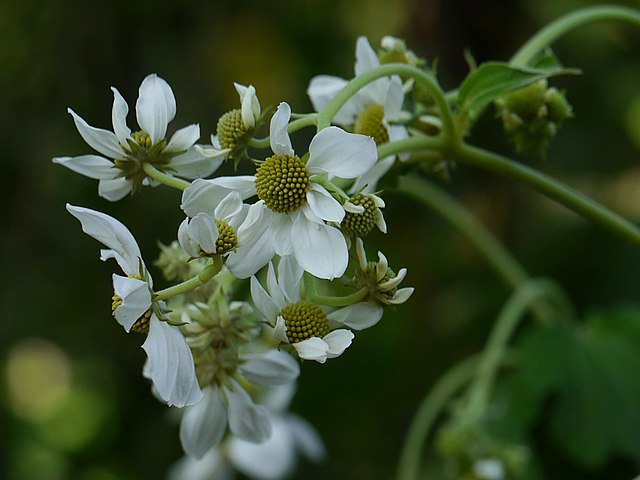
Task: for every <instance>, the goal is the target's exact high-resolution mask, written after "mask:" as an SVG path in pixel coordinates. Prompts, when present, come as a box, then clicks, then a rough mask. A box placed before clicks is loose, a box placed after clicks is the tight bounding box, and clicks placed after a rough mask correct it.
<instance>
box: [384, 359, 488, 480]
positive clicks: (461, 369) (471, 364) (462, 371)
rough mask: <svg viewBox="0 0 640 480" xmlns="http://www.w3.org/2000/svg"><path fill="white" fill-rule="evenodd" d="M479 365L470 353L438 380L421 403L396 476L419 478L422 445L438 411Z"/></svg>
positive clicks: (467, 380) (400, 478) (407, 437)
mask: <svg viewBox="0 0 640 480" xmlns="http://www.w3.org/2000/svg"><path fill="white" fill-rule="evenodd" d="M477 367H478V356H474V357H470V358H467V359H465V360H463V361H462V362H460V363H458V364H457V365H455V366H453V367H452V368H450V369H449V370H447V372H446V373H445V374H444V375H443V376H442V377H441V378H440V379H439V380H438V381H437V382H436V384H435V385H434V386H433V387H432V388H431V389H430V390H429V393H428V394H427V395H426V396H425V397H424V400H422V402H421V403H420V406H419V407H418V410H417V411H416V414H415V415H414V417H413V420H412V421H411V426H410V427H409V432H408V433H407V436H406V437H405V440H404V444H403V446H402V451H401V453H400V460H399V462H398V468H397V471H396V477H395V478H396V480H417V479H418V478H420V465H421V458H422V448H423V445H424V444H425V442H426V440H427V437H428V435H429V431H430V430H431V427H432V426H433V424H434V422H435V421H436V419H437V418H438V415H439V414H440V412H442V410H443V409H444V407H445V406H446V405H447V403H448V402H449V399H450V398H451V397H453V395H455V393H456V392H457V391H458V390H460V389H461V388H462V387H464V386H465V385H466V384H468V383H469V382H470V381H471V379H472V378H473V375H474V374H475V373H476V370H477Z"/></svg>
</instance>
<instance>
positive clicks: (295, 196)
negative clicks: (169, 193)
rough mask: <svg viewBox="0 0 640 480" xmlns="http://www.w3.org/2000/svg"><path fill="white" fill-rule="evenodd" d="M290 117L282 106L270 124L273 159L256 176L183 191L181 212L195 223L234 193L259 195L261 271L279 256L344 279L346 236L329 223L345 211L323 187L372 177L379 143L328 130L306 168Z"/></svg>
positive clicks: (216, 181) (314, 271)
mask: <svg viewBox="0 0 640 480" xmlns="http://www.w3.org/2000/svg"><path fill="white" fill-rule="evenodd" d="M290 116H291V109H290V107H289V105H287V104H286V103H281V104H280V106H279V107H278V110H277V111H276V113H275V115H274V116H273V118H272V119H271V129H270V132H271V133H270V140H271V148H272V150H273V152H274V155H273V156H272V157H269V158H268V159H267V160H265V161H264V162H263V163H262V164H261V165H260V167H258V171H257V172H256V175H255V176H244V177H240V176H238V177H227V178H225V177H221V178H217V179H214V180H196V181H195V182H193V184H192V185H191V186H190V187H188V188H187V189H186V190H185V191H184V194H183V197H182V208H183V210H184V211H185V212H186V213H187V215H189V216H190V217H194V216H195V215H197V214H198V213H199V212H202V211H205V210H206V209H210V208H211V205H217V204H218V203H219V202H220V199H221V198H222V197H224V196H225V195H226V194H227V193H228V192H229V191H232V190H236V191H238V192H239V193H240V195H241V197H242V198H244V199H246V198H249V197H251V196H253V195H256V194H257V195H258V197H259V198H260V199H261V200H263V201H264V205H263V207H265V208H263V209H264V212H263V214H262V219H261V221H260V223H261V224H262V225H265V229H266V231H265V233H264V235H262V237H261V239H260V241H259V245H257V246H256V248H257V249H258V250H259V251H260V252H261V253H262V254H261V256H260V258H261V260H264V263H263V264H262V265H264V264H266V262H267V261H268V260H269V259H270V258H272V257H273V255H274V254H278V255H280V256H287V255H294V256H295V258H296V260H297V261H298V263H299V264H300V265H301V266H302V267H303V268H304V269H305V270H306V271H308V272H309V273H311V274H313V275H315V276H316V277H319V278H325V279H333V278H336V277H340V276H341V275H342V274H343V273H344V271H345V270H346V268H347V263H348V251H347V244H346V241H345V239H344V237H343V235H342V233H341V232H340V231H339V230H338V229H337V228H335V227H333V226H331V225H328V224H327V223H325V222H333V223H339V222H340V221H342V219H343V218H344V215H345V211H344V209H343V207H342V205H341V204H340V202H338V201H337V200H335V199H334V198H333V196H332V195H331V193H329V191H328V190H327V189H326V188H325V187H324V186H323V185H322V184H321V183H322V182H323V181H327V179H328V178H333V177H339V178H347V179H349V178H356V177H358V176H359V175H362V174H363V173H365V172H367V171H368V170H369V169H370V168H371V167H372V166H373V164H374V163H375V161H376V158H377V152H376V147H375V143H374V142H373V140H372V139H371V138H369V137H366V136H364V135H356V134H351V133H347V132H345V131H344V130H341V129H340V128H337V127H329V128H326V129H324V130H322V131H321V132H319V133H318V134H316V135H315V137H314V138H313V139H312V141H311V144H310V146H309V159H308V161H307V162H306V164H305V163H304V162H303V161H302V160H301V159H300V158H299V157H298V156H296V155H295V152H294V151H293V148H292V147H291V140H290V138H289V133H288V131H287V125H288V123H289V118H290ZM253 273H255V272H253Z"/></svg>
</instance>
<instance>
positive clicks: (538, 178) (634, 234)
mask: <svg viewBox="0 0 640 480" xmlns="http://www.w3.org/2000/svg"><path fill="white" fill-rule="evenodd" d="M454 157H455V159H456V160H458V161H459V162H460V163H465V164H469V165H475V166H476V167H480V168H484V169H487V170H491V171H493V172H496V173H500V174H502V175H506V176H508V177H511V178H514V179H516V180H519V181H521V182H522V183H524V184H526V185H528V186H530V187H532V188H534V189H535V190H538V191H539V192H540V193H542V194H544V195H546V196H547V197H549V198H551V199H553V200H555V201H557V202H558V203H561V204H562V205H564V206H565V207H567V208H568V209H569V210H572V211H574V212H575V213H577V214H578V215H581V216H583V217H584V218H586V219H588V220H591V221H592V222H595V223H597V224H599V225H600V226H602V227H604V228H606V229H607V230H609V231H611V232H613V233H615V234H616V235H618V236H620V237H622V238H625V239H627V240H628V241H630V242H632V243H633V244H635V245H637V246H640V228H638V227H637V226H636V225H634V224H633V223H631V222H630V221H629V220H627V219H625V218H624V217H622V216H620V215H618V214H617V213H615V212H613V211H611V210H609V209H608V208H606V207H604V206H603V205H601V204H599V203H598V202H596V201H594V200H592V199H591V198H589V197H587V196H585V195H583V194H581V193H579V192H577V191H575V190H573V189H572V188H570V187H568V186H567V185H564V184H563V183H561V182H559V181H557V180H555V179H553V178H551V177H548V176H547V175H545V174H543V173H541V172H538V171H537V170H534V169H532V168H529V167H527V166H525V165H522V164H520V163H518V162H515V161H513V160H511V159H509V158H506V157H503V156H501V155H498V154H496V153H492V152H489V151H486V150H483V149H481V148H477V147H472V146H470V145H462V146H460V147H459V148H457V149H456V151H455V153H454Z"/></svg>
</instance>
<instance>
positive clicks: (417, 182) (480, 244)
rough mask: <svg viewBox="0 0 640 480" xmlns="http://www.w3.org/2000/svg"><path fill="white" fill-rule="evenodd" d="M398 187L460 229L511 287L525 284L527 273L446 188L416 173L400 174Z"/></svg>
mask: <svg viewBox="0 0 640 480" xmlns="http://www.w3.org/2000/svg"><path fill="white" fill-rule="evenodd" d="M399 189H400V191H401V192H403V193H406V194H408V195H410V196H412V197H413V198H415V199H417V200H419V201H420V202H422V203H424V204H425V205H427V206H428V207H429V208H431V209H432V210H434V211H435V212H437V213H438V214H440V215H441V216H442V217H443V218H445V219H446V220H447V221H448V222H449V223H450V224H451V225H453V226H454V227H455V228H457V229H458V230H460V231H461V232H462V233H463V234H464V235H465V236H466V237H467V238H468V239H469V240H470V241H471V242H473V244H474V245H475V247H476V248H477V249H478V250H479V251H480V252H482V254H483V255H484V256H485V257H486V258H487V260H489V262H490V263H491V265H492V266H493V267H494V268H495V269H496V270H497V272H498V273H499V274H500V276H501V277H502V278H503V279H504V280H505V282H506V283H507V284H508V285H509V286H511V287H513V288H518V287H519V286H521V285H522V284H524V283H526V281H527V279H528V275H527V272H526V271H525V270H524V268H522V266H521V265H520V264H519V263H518V261H517V260H516V259H515V258H514V257H513V255H511V254H510V253H509V251H508V250H507V249H506V248H504V246H502V244H501V243H500V242H499V241H498V240H497V239H496V238H495V237H494V236H493V235H492V234H491V232H489V230H487V229H486V228H485V227H484V225H482V224H481V223H480V222H479V221H478V220H477V219H476V218H475V217H474V216H473V215H471V214H470V213H469V212H468V211H467V210H466V209H465V208H464V207H462V206H461V205H460V204H459V203H458V202H457V201H456V200H455V199H454V198H453V197H451V196H450V195H449V194H448V193H446V192H445V191H444V190H443V189H441V188H439V187H438V186H436V185H435V184H433V183H431V182H429V181H427V180H425V179H423V178H420V177H418V176H417V175H410V176H406V177H401V178H400V183H399Z"/></svg>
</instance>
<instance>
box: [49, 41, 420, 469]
mask: <svg viewBox="0 0 640 480" xmlns="http://www.w3.org/2000/svg"><path fill="white" fill-rule="evenodd" d="M392 40H393V39H389V38H386V39H385V41H384V42H383V50H382V52H381V54H382V53H385V52H386V53H387V54H389V53H391V52H396V53H397V51H399V50H398V49H401V48H402V45H401V44H396V43H394V42H393V41H392ZM385 49H386V50H385ZM405 57H406V58H414V57H412V56H411V55H405ZM356 58H357V60H356V66H355V73H356V76H358V75H362V74H364V73H366V72H369V71H371V70H372V69H375V68H377V67H379V66H380V65H381V59H380V57H379V56H378V54H377V53H376V52H375V51H374V50H373V49H372V48H371V46H370V45H369V43H368V42H367V40H366V39H364V38H360V39H359V40H358V43H357V49H356ZM346 84H347V80H343V79H339V78H337V77H328V76H321V77H316V78H314V79H313V80H312V81H311V84H310V86H309V89H308V93H309V96H310V99H311V102H312V104H313V105H314V107H315V108H316V110H318V111H319V112H320V111H322V110H323V109H324V108H325V107H326V106H327V105H328V104H330V103H331V102H332V100H333V98H334V97H335V95H336V94H337V93H338V91H339V90H341V89H342V88H343V87H344V86H345V85H346ZM235 88H236V90H237V92H238V94H239V96H240V106H239V108H238V109H236V110H232V111H230V112H227V113H225V114H224V115H222V116H221V117H220V120H219V121H218V126H217V132H216V134H215V135H212V136H211V145H209V146H206V145H196V142H197V141H198V139H199V137H200V130H199V127H198V125H197V124H193V125H190V126H188V127H185V128H182V129H180V130H178V131H176V132H175V133H174V134H173V135H172V136H171V137H170V138H168V137H167V128H168V124H169V122H170V121H171V120H172V119H173V118H174V116H175V114H176V101H175V98H174V95H173V92H172V90H171V88H170V87H169V85H168V84H167V83H166V82H165V81H164V80H163V79H161V78H160V77H158V76H156V75H149V76H148V77H147V78H145V79H144V81H143V82H142V84H141V86H140V91H139V97H138V100H137V102H136V116H137V120H138V124H139V127H140V130H138V131H135V132H133V133H132V132H131V130H130V129H129V127H128V126H127V121H126V117H127V114H128V106H127V103H126V102H125V100H124V99H123V97H122V96H121V95H120V93H119V92H118V90H116V89H115V88H113V89H112V90H113V95H114V101H113V110H112V123H113V132H111V131H108V130H103V129H99V128H95V127H92V126H90V125H89V124H87V123H86V122H85V121H84V120H83V119H82V118H81V117H80V116H78V115H77V114H76V113H75V112H74V111H73V110H71V109H69V113H70V114H71V115H72V117H73V120H74V122H75V125H76V127H77V129H78V131H79V133H80V135H81V136H82V138H83V139H84V140H85V141H86V142H87V144H88V145H89V146H90V147H92V148H93V149H94V150H96V151H97V152H98V153H99V154H100V155H95V154H89V155H81V156H76V157H58V158H54V159H53V161H54V163H58V164H61V165H64V166H66V167H67V168H69V169H71V170H73V171H75V172H78V173H80V174H83V175H85V176H87V177H90V178H93V179H97V180H99V188H98V193H99V195H100V196H101V197H103V198H105V199H107V200H110V201H118V200H121V199H122V198H124V197H125V196H126V195H127V194H130V193H131V194H135V193H137V192H138V191H139V190H140V189H142V188H143V187H146V186H158V185H160V184H165V185H168V186H170V187H174V188H177V189H180V190H181V191H182V196H181V203H180V205H179V208H180V209H181V210H182V212H183V214H184V216H185V218H184V220H183V221H182V222H181V223H180V224H179V225H176V232H177V233H176V241H174V242H173V243H172V244H171V245H169V246H163V247H162V249H161V254H160V258H159V259H158V261H157V262H156V265H157V266H158V267H159V268H160V270H161V271H162V272H163V274H164V276H165V277H166V280H167V281H169V282H176V281H177V282H178V283H176V284H174V285H173V286H170V287H168V288H165V289H162V290H158V289H156V288H155V287H154V282H153V279H152V276H151V273H150V271H149V270H148V268H147V265H146V263H145V262H144V260H143V257H142V254H141V252H140V248H139V247H138V244H137V242H136V241H135V239H134V237H133V235H132V234H131V232H130V231H129V230H128V229H127V228H126V227H125V226H124V225H123V224H122V223H120V222H119V221H118V220H116V219H114V218H112V217H110V216H108V215H106V214H104V213H101V212H97V211H94V210H90V209H87V208H83V207H77V206H72V205H67V209H68V211H69V212H70V213H71V214H72V215H73V216H74V217H76V218H77V219H78V220H79V221H80V223H81V226H82V229H83V230H84V232H85V233H87V234H88V235H90V236H91V237H93V238H94V239H96V240H98V241H99V242H100V243H102V244H103V245H104V246H105V247H106V249H104V250H102V251H101V255H100V257H101V259H102V260H106V259H110V258H113V259H115V260H116V262H117V263H118V265H119V266H120V268H121V269H122V271H123V273H124V275H119V274H114V275H113V289H114V295H113V316H114V318H115V319H116V321H117V322H118V323H119V324H120V325H122V327H123V328H124V329H125V331H126V332H128V333H129V332H136V333H139V334H142V335H144V336H145V339H144V342H143V344H142V348H143V349H144V350H145V351H146V353H147V357H148V359H147V362H146V363H145V365H144V368H143V375H144V376H145V377H147V378H148V379H150V380H151V383H152V390H153V392H154V394H155V395H156V396H157V397H158V398H159V399H160V400H161V401H163V402H165V403H166V404H167V405H170V406H175V407H185V408H184V410H183V415H182V421H181V425H180V441H181V443H182V446H183V449H184V451H185V453H186V455H187V457H186V459H185V460H184V461H183V462H182V463H180V464H179V465H178V466H176V468H175V469H174V473H173V474H174V477H175V478H197V477H198V475H199V474H197V473H194V472H198V471H205V472H209V473H207V474H212V473H210V472H213V471H222V470H225V471H226V470H228V469H229V468H230V466H233V467H235V468H237V469H239V470H240V471H243V472H244V473H246V474H248V475H250V476H254V477H256V478H281V477H282V476H284V475H286V474H287V473H288V472H289V470H290V468H291V467H290V466H291V465H293V460H292V459H293V458H294V457H293V453H292V452H293V451H294V450H296V449H297V450H299V451H301V452H302V453H304V454H305V455H307V456H308V457H310V458H312V459H320V458H321V457H322V456H323V447H322V444H321V442H320V440H319V439H318V436H317V434H316V433H315V432H314V431H313V429H312V428H311V427H310V426H309V425H308V424H306V422H304V421H302V420H301V419H299V418H297V417H295V416H293V415H292V414H289V413H286V411H285V409H284V407H283V406H282V403H283V402H280V404H279V406H275V407H274V406H273V405H271V406H269V403H268V402H266V403H265V400H264V399H265V398H270V395H273V394H274V392H276V391H278V389H288V391H292V386H293V385H294V384H295V381H296V379H297V378H298V376H299V374H300V364H299V361H298V360H299V359H305V360H313V361H316V362H319V363H325V362H326V361H327V360H328V359H332V358H335V357H338V356H340V355H341V354H343V353H344V352H345V350H346V349H347V348H348V347H349V346H350V345H351V344H352V342H353V340H354V337H355V334H354V331H360V330H363V329H366V328H369V327H372V326H373V325H375V324H376V323H378V322H379V321H380V319H381V318H382V316H383V308H384V307H387V306H389V305H396V304H400V303H403V302H405V301H406V300H407V299H408V298H409V297H410V296H411V294H412V292H413V289H412V288H399V284H400V283H401V282H402V280H403V279H404V277H405V275H406V273H407V271H406V269H404V268H403V269H400V270H399V271H398V273H397V274H396V273H394V271H393V270H391V268H390V267H389V265H388V261H387V258H386V257H385V256H384V255H383V254H382V253H379V254H378V257H379V260H378V262H369V261H368V260H367V255H366V252H365V248H364V240H363V239H364V238H365V237H367V236H368V235H370V234H371V233H372V232H375V231H380V232H382V233H387V225H386V222H385V219H384V215H383V210H382V209H383V208H384V206H385V202H384V201H383V199H382V193H381V192H380V191H376V184H377V183H378V181H379V180H380V178H381V177H382V176H383V175H384V174H385V173H386V172H387V171H388V170H389V169H390V168H391V166H392V165H393V164H394V163H395V161H396V156H395V155H391V156H387V157H385V158H382V159H380V158H378V150H377V149H378V147H379V146H380V145H382V144H385V143H388V142H393V141H395V140H399V139H403V138H407V137H408V135H409V133H408V130H407V127H406V126H405V125H404V124H403V123H402V118H403V111H402V109H403V105H404V100H405V88H406V85H405V84H403V81H402V79H401V78H400V77H399V76H397V75H394V76H389V77H382V78H379V79H377V80H375V81H373V82H372V83H370V84H368V85H367V86H366V87H364V88H362V89H361V90H360V91H358V92H357V93H356V94H355V95H354V96H352V98H351V99H350V100H349V101H348V102H347V103H345V104H344V106H343V107H342V108H341V109H340V111H339V112H338V114H337V115H336V116H335V118H334V119H333V123H334V125H331V126H328V127H326V128H320V129H319V131H318V132H317V133H316V134H315V135H314V136H313V138H312V139H311V141H310V143H309V144H308V145H307V146H306V147H305V146H297V147H296V148H295V149H294V147H293V143H292V139H291V136H290V134H291V133H293V132H294V131H295V130H297V128H300V125H302V126H304V124H305V123H306V125H312V124H314V119H316V118H317V115H316V114H313V113H312V114H309V115H307V116H301V115H295V116H294V114H292V111H291V107H290V106H289V105H288V104H287V103H285V102H282V103H280V104H279V105H278V107H277V108H276V109H275V112H274V111H273V110H269V111H267V112H262V109H261V107H260V102H259V101H258V97H257V94H256V90H255V88H254V87H253V86H243V85H239V84H236V85H235ZM269 115H271V118H270V119H269V118H268V117H269ZM292 118H296V119H300V118H302V119H304V120H305V121H304V122H298V123H296V120H293V121H292ZM266 128H268V138H266V139H258V138H256V137H255V135H256V133H257V132H258V131H260V130H261V129H266ZM262 147H264V148H265V149H266V148H270V152H269V151H267V152H264V151H261V152H259V153H258V154H256V153H255V151H254V150H257V149H260V148H262ZM400 159H401V160H402V158H400ZM225 160H232V161H234V162H235V163H236V165H237V164H238V163H239V162H245V164H244V165H243V167H249V166H250V167H252V171H253V173H252V174H250V175H216V172H217V171H218V169H219V167H220V166H221V165H222V164H223V162H224V161H225ZM350 253H351V255H350ZM243 282H244V283H245V284H249V285H250V294H251V295H250V298H243V297H240V296H239V293H238V292H242V291H247V289H246V288H244V289H243V288H240V287H241V286H242V284H243ZM338 283H339V285H338ZM345 289H347V291H346V292H345ZM320 291H322V292H324V293H323V294H319V293H318V292H320ZM338 291H340V293H341V295H338V294H337V292H338ZM327 292H329V293H327ZM254 307H255V308H254ZM276 403H277V402H276ZM284 403H285V404H288V401H287V402H284ZM270 455H278V456H281V457H284V458H287V459H289V460H286V461H283V462H282V463H281V465H282V466H283V468H282V469H280V470H278V471H276V472H274V473H272V474H270V475H269V474H264V472H262V473H260V472H258V473H256V472H255V470H256V469H257V467H256V462H255V461H254V460H252V458H253V459H255V458H263V457H265V456H270ZM242 459H245V460H242ZM285 467H286V468H285ZM203 469H204V470H203ZM189 472H190V473H189ZM220 475H222V474H220ZM261 475H262V476H261Z"/></svg>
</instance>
